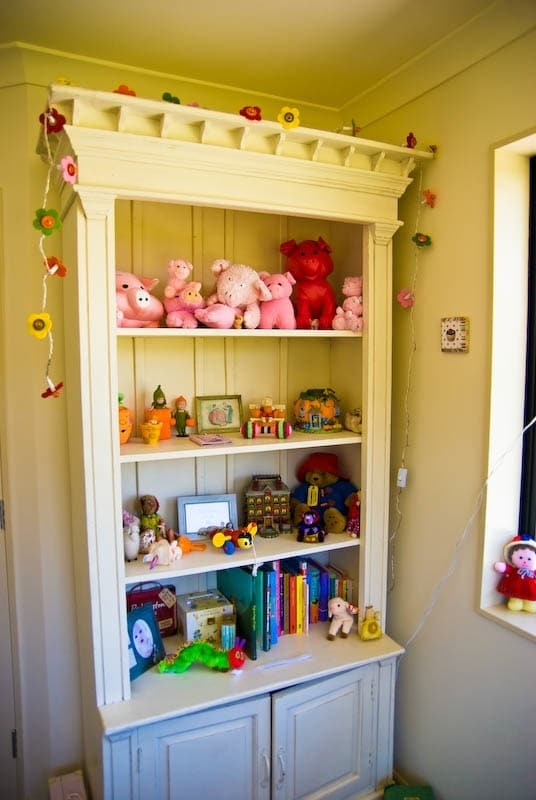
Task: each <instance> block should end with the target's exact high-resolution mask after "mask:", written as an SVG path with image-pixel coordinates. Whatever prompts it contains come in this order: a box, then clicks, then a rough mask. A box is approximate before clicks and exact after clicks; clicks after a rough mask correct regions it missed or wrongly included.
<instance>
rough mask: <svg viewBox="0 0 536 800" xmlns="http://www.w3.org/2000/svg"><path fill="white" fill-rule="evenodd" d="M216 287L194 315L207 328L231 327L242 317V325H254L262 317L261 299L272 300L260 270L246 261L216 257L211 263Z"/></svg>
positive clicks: (257, 323) (256, 325) (246, 326)
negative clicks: (238, 262) (202, 306)
mask: <svg viewBox="0 0 536 800" xmlns="http://www.w3.org/2000/svg"><path fill="white" fill-rule="evenodd" d="M212 272H213V273H214V275H216V276H217V277H216V291H215V292H214V294H212V295H210V297H208V298H207V307H206V308H200V309H197V311H196V312H195V317H196V319H197V320H198V321H199V322H201V323H203V325H206V326H207V327H209V328H232V327H234V324H235V320H236V319H237V318H242V324H243V325H244V327H245V328H257V327H258V325H259V322H260V320H261V310H260V305H259V303H260V301H261V300H271V298H272V295H271V294H270V291H269V289H268V287H267V286H266V285H265V284H264V283H263V282H262V280H261V279H260V277H259V274H258V273H257V272H256V271H255V270H254V269H253V268H252V267H248V266H246V264H233V263H231V262H230V261H227V260H226V259H223V258H220V259H217V260H216V261H215V262H214V264H213V265H212Z"/></svg>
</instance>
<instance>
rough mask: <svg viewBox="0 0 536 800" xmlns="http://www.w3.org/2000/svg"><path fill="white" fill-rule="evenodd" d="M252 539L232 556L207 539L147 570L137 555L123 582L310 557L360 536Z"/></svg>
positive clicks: (355, 541) (351, 543)
mask: <svg viewBox="0 0 536 800" xmlns="http://www.w3.org/2000/svg"><path fill="white" fill-rule="evenodd" d="M254 542H255V549H254V550H253V548H252V549H251V550H240V549H237V550H236V551H235V552H234V553H233V555H231V556H228V555H226V554H225V553H224V552H223V550H221V549H219V548H216V547H214V546H213V545H212V544H211V543H210V542H208V543H207V549H206V550H204V551H202V552H200V551H194V552H192V553H189V554H188V555H186V556H184V557H183V558H181V559H180V560H179V561H178V562H175V564H172V565H170V566H168V567H163V566H162V567H158V566H157V567H155V568H154V569H150V568H149V564H148V563H144V562H143V561H142V560H141V557H140V556H138V560H137V561H129V562H126V563H125V584H127V585H130V584H132V583H138V582H139V581H163V580H170V579H176V578H183V577H185V576H186V575H197V574H199V573H206V572H214V571H218V570H222V569H231V568H232V567H243V566H247V565H249V564H254V563H255V562H256V563H257V564H259V565H260V564H263V563H264V562H265V561H274V560H275V559H280V558H292V557H294V556H313V555H315V554H316V553H321V552H326V551H329V552H333V551H334V550H343V549H346V548H348V547H358V546H359V544H360V541H359V539H355V538H354V537H352V536H350V535H349V534H347V533H333V534H329V535H328V536H327V537H326V540H325V541H324V542H323V543H317V544H308V543H304V542H298V541H296V534H295V533H283V534H280V535H279V536H277V537H275V538H272V539H265V538H263V537H262V536H256V537H255V540H254Z"/></svg>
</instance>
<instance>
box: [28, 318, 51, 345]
mask: <svg viewBox="0 0 536 800" xmlns="http://www.w3.org/2000/svg"><path fill="white" fill-rule="evenodd" d="M27 324H28V333H31V335H32V336H35V338H36V339H44V338H45V336H47V335H48V332H49V331H50V329H51V328H52V319H51V318H50V314H47V312H46V311H40V312H39V314H30V316H29V317H28V319H27Z"/></svg>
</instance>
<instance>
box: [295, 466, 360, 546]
mask: <svg viewBox="0 0 536 800" xmlns="http://www.w3.org/2000/svg"><path fill="white" fill-rule="evenodd" d="M296 477H297V478H298V481H299V482H300V483H299V485H298V486H296V487H295V489H294V490H293V491H292V493H291V498H290V502H291V508H292V512H293V521H294V524H295V525H299V523H300V521H301V519H302V516H303V514H304V513H305V512H306V511H308V510H310V509H311V508H316V509H318V511H319V513H320V514H321V515H322V520H323V524H324V527H325V531H326V533H344V531H345V530H346V518H347V514H346V512H347V508H346V505H345V501H346V498H347V497H348V496H349V495H350V494H352V492H357V486H355V485H354V484H353V483H352V482H351V481H349V480H347V479H346V478H345V477H343V476H342V475H341V472H340V470H339V465H338V459H337V456H336V455H335V454H333V453H312V454H311V455H310V456H308V457H307V458H306V459H305V461H304V462H303V463H302V464H301V465H300V466H299V467H298V469H297V471H296Z"/></svg>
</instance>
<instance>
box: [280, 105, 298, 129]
mask: <svg viewBox="0 0 536 800" xmlns="http://www.w3.org/2000/svg"><path fill="white" fill-rule="evenodd" d="M277 121H278V122H280V123H281V125H282V126H283V127H284V128H286V129H287V130H289V129H290V128H297V127H298V125H299V124H300V110H299V109H298V108H290V106H283V108H282V109H281V111H280V112H279V114H278V115H277Z"/></svg>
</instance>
